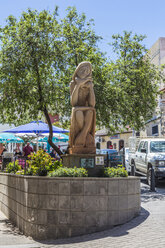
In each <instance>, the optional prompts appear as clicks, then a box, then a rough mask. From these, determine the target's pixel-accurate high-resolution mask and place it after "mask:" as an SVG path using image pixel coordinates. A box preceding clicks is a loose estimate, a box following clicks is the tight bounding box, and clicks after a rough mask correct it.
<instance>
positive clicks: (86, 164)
mask: <svg viewBox="0 0 165 248" xmlns="http://www.w3.org/2000/svg"><path fill="white" fill-rule="evenodd" d="M80 165H81V167H82V168H94V167H95V160H94V158H81V160H80Z"/></svg>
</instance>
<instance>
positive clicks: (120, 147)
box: [119, 140, 124, 151]
mask: <svg viewBox="0 0 165 248" xmlns="http://www.w3.org/2000/svg"><path fill="white" fill-rule="evenodd" d="M123 147H124V140H119V151H120V150H121V149H122V148H123Z"/></svg>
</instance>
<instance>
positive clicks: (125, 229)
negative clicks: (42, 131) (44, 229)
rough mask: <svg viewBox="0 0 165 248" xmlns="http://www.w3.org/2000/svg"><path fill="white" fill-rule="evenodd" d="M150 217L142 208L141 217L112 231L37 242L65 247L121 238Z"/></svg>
mask: <svg viewBox="0 0 165 248" xmlns="http://www.w3.org/2000/svg"><path fill="white" fill-rule="evenodd" d="M148 216H149V212H148V211H147V210H146V209H144V208H141V212H140V214H139V216H137V217H135V218H134V219H132V220H131V221H129V222H127V223H125V224H123V225H119V226H116V227H113V228H112V229H108V230H105V231H101V232H96V233H92V234H86V235H82V236H78V237H72V238H67V239H57V240H45V241H43V240H42V241H41V240H40V241H38V240H36V241H37V242H39V243H42V244H47V245H50V244H52V245H64V244H74V243H81V242H89V241H93V240H97V239H103V238H107V237H120V236H124V235H128V234H129V230H131V229H132V228H135V227H136V226H139V225H140V224H142V223H143V222H144V221H145V220H146V219H147V218H148Z"/></svg>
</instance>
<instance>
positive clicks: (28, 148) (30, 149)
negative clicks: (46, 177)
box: [23, 142, 33, 157]
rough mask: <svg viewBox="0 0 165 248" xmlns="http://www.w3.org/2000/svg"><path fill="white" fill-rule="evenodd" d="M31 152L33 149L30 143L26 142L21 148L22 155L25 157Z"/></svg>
mask: <svg viewBox="0 0 165 248" xmlns="http://www.w3.org/2000/svg"><path fill="white" fill-rule="evenodd" d="M32 152H33V148H32V147H31V146H30V143H29V142H27V145H26V146H25V147H24V148H23V155H24V156H25V157H27V156H28V155H30V154H31V153H32Z"/></svg>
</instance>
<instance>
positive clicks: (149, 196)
mask: <svg viewBox="0 0 165 248" xmlns="http://www.w3.org/2000/svg"><path fill="white" fill-rule="evenodd" d="M156 200H159V201H162V200H165V182H164V181H163V182H159V184H158V186H157V187H156V188H155V192H154V191H153V192H152V191H151V190H150V187H149V186H148V185H146V184H143V185H142V187H141V201H142V202H143V203H147V202H149V201H156Z"/></svg>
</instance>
